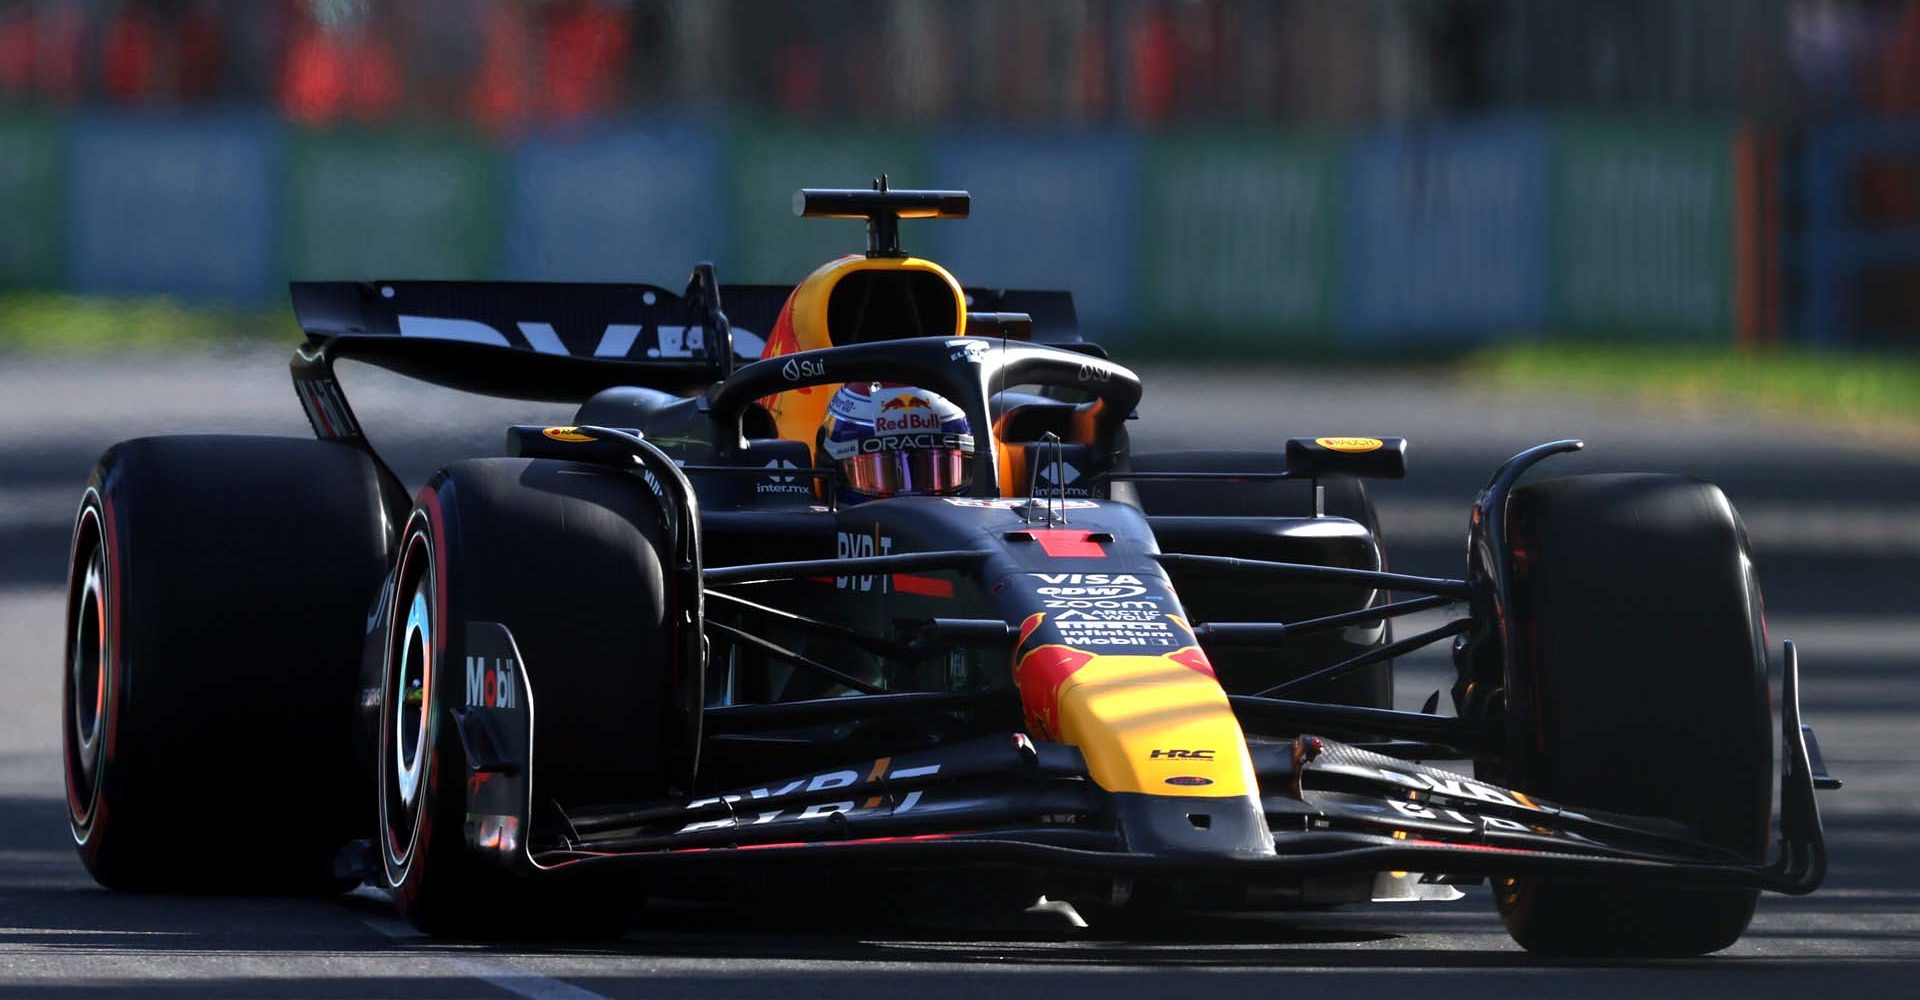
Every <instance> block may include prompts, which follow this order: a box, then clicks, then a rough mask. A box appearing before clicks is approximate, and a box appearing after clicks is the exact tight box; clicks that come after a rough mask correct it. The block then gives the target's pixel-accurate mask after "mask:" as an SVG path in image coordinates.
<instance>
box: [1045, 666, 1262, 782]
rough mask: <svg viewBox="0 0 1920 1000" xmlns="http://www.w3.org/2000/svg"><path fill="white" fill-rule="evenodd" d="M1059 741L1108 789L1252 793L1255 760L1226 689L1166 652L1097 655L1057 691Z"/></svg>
mask: <svg viewBox="0 0 1920 1000" xmlns="http://www.w3.org/2000/svg"><path fill="white" fill-rule="evenodd" d="M1055 705H1056V706H1057V709H1056V711H1057V718H1058V723H1059V738H1060V741H1061V742H1063V743H1071V744H1074V745H1076V746H1078V747H1079V748H1080V752H1081V753H1082V754H1083V755H1085V757H1086V760H1087V770H1088V772H1089V773H1090V774H1091V775H1092V777H1093V780H1094V782H1095V783H1096V784H1098V785H1099V786H1100V787H1101V788H1104V789H1106V790H1107V791H1110V792H1139V793H1143V794H1148V795H1179V796H1208V797H1216V798H1217V797H1221V796H1233V795H1246V794H1250V793H1254V792H1255V791H1256V789H1257V787H1258V786H1257V785H1256V784H1255V781H1254V776H1253V761H1252V758H1251V756H1250V755H1249V754H1248V753H1247V741H1246V736H1245V734H1244V733H1242V732H1241V731H1240V722H1239V720H1238V719H1236V718H1234V715H1233V708H1232V706H1231V705H1230V704H1228V702H1227V695H1226V692H1225V691H1222V690H1221V689H1220V683H1219V682H1218V681H1217V680H1215V679H1214V678H1213V677H1211V676H1209V675H1207V674H1203V673H1200V672H1199V671H1197V670H1194V669H1192V668H1191V667H1189V666H1186V665H1183V664H1181V663H1180V662H1178V661H1176V660H1173V659H1170V658H1168V657H1165V656H1094V657H1093V658H1092V659H1091V660H1089V661H1088V662H1086V663H1085V664H1084V665H1082V666H1080V667H1079V668H1078V669H1075V670H1074V671H1073V672H1072V673H1071V674H1069V675H1068V676H1067V677H1066V678H1065V679H1063V680H1062V681H1061V682H1060V686H1059V688H1058V689H1057V690H1056V692H1055Z"/></svg>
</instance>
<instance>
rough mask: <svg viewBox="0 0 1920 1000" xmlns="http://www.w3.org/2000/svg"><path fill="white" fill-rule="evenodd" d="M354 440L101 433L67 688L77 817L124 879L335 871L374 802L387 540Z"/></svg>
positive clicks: (83, 527)
mask: <svg viewBox="0 0 1920 1000" xmlns="http://www.w3.org/2000/svg"><path fill="white" fill-rule="evenodd" d="M380 502H381V501H380V485H379V478H378V475H377V472H376V469H375V467H374V464H373V462H372V460H371V459H369V458H368V457H367V456H366V455H365V454H364V453H362V452H359V451H356V450H354V449H352V448H349V447H347V446H345V445H340V444H333V443H329V442H322V441H304V440H297V439H283V438H264V437H213V436H207V437H157V438H141V439H138V440H134V441H125V442H122V443H120V444H117V445H114V446H113V447H112V448H109V449H108V450H107V452H106V454H105V455H103V456H102V457H101V459H100V463H99V465H98V466H96V467H95V469H94V472H93V476H92V478H91V479H89V480H88V483H87V487H86V491H85V493H84V494H83V495H82V500H81V503H80V510H79V513H78V515H77V516H76V518H75V521H74V529H73V547H72V550H71V562H70V563H69V576H68V584H67V618H66V658H65V662H64V663H63V664H62V668H63V669H62V678H61V688H62V691H63V699H62V709H63V711H62V721H63V726H62V729H63V745H64V749H63V756H64V758H65V773H66V791H67V814H68V820H69V824H70V826H71V827H72V832H73V839H74V843H75V845H76V846H77V847H78V849H79V852H80V859H81V861H82V862H83V863H85V865H86V867H87V871H88V872H89V873H91V874H92V875H93V877H94V879H95V880H96V881H98V882H99V883H100V884H102V885H105V886H108V887H110V888H115V889H137V890H181V889H193V890H200V891H312V890H329V889H338V888H343V886H342V885H341V883H340V882H339V881H338V880H336V879H335V878H334V876H333V859H334V855H335V853H336V852H337V851H338V849H339V848H340V846H341V845H342V844H343V843H344V842H345V841H346V840H347V839H348V838H349V837H351V836H353V835H354V833H355V827H356V825H358V824H360V823H364V822H366V821H367V818H368V813H369V812H370V809H368V808H367V805H366V801H367V800H366V799H365V798H364V797H363V793H360V792H359V790H358V789H357V788H356V785H355V782H354V780H353V774H352V767H351V766H350V764H349V763H348V762H349V761H351V759H352V758H351V734H352V711H353V704H354V697H355V687H356V681H355V677H354V669H353V664H354V663H355V661H356V660H357V659H358V657H359V649H360V644H361V635H362V633H363V631H364V628H365V620H366V609H367V601H368V600H369V599H370V598H371V597H372V596H373V594H374V592H375V590H376V589H377V588H378V587H379V585H380V574H381V572H382V570H383V569H384V568H385V564H386V554H387V537H386V528H385V519H384V518H382V516H381V513H380Z"/></svg>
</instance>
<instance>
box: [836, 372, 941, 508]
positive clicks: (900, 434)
mask: <svg viewBox="0 0 1920 1000" xmlns="http://www.w3.org/2000/svg"><path fill="white" fill-rule="evenodd" d="M820 437H821V440H820V450H821V452H822V453H824V455H825V456H826V458H827V459H829V460H830V461H832V462H833V464H834V466H835V467H836V468H837V469H839V471H840V478H841V482H842V487H843V490H844V491H846V492H850V493H853V494H855V495H856V497H859V498H866V499H878V498H881V497H896V496H942V495H946V494H950V493H958V492H960V491H962V490H964V489H966V488H967V485H968V484H969V483H971V482H972V481H973V428H972V427H971V426H969V425H968V423H967V416H966V414H965V413H964V412H962V411H961V409H960V407H958V406H956V405H954V404H953V403H951V402H949V401H947V400H946V399H945V398H944V397H942V396H940V395H938V394H936V393H932V392H928V391H927V390H925V389H916V388H914V387H913V386H908V385H899V384H897V383H892V382H849V383H847V384H846V385H844V386H842V387H841V389H840V391H839V392H836V393H834V395H833V400H832V401H831V402H830V403H828V404H827V420H826V423H825V425H824V426H823V427H822V428H821V432H820Z"/></svg>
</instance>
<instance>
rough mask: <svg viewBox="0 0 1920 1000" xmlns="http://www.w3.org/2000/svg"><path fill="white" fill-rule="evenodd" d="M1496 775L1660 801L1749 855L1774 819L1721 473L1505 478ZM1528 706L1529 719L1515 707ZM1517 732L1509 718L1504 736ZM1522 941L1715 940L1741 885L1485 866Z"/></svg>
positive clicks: (1578, 948)
mask: <svg viewBox="0 0 1920 1000" xmlns="http://www.w3.org/2000/svg"><path fill="white" fill-rule="evenodd" d="M1508 516H1509V524H1510V535H1511V538H1512V553H1511V559H1512V568H1513V576H1514V596H1513V601H1514V609H1513V617H1514V625H1515V629H1514V631H1515V633H1516V635H1518V636H1520V637H1521V641H1522V648H1521V649H1520V650H1518V651H1517V656H1516V662H1515V663H1513V664H1510V665H1509V667H1508V677H1507V684H1508V695H1509V698H1508V702H1509V704H1510V705H1512V706H1515V707H1514V709H1513V711H1515V712H1516V714H1517V715H1518V716H1520V717H1519V718H1510V719H1509V724H1508V728H1509V730H1510V731H1513V732H1514V733H1515V735H1514V736H1512V737H1510V739H1509V743H1510V747H1509V763H1508V766H1507V773H1506V774H1504V775H1499V776H1497V777H1500V778H1502V779H1503V780H1505V781H1507V782H1509V783H1510V784H1511V786H1512V787H1514V788H1518V789H1521V790H1524V791H1530V792H1536V793H1538V794H1540V795H1542V796H1545V797H1548V798H1552V799H1554V800H1557V801H1559V802H1562V803H1565V804H1567V805H1570V806H1575V807H1582V806H1585V807H1592V808H1596V809H1604V810H1610V811H1615V812H1623V813H1630V814H1637V815H1646V816H1658V817H1662V818H1666V819H1671V820H1676V821H1678V822H1680V823H1684V824H1686V825H1687V826H1688V827H1689V828H1690V829H1691V830H1692V832H1693V834H1694V835H1695V836H1697V837H1698V838H1700V839H1702V840H1704V841H1706V842H1708V843H1711V844H1714V845H1717V846H1719V847H1722V848H1725V849H1727V850H1728V851H1730V852H1733V853H1734V854H1736V855H1738V856H1739V857H1742V858H1745V859H1747V860H1748V861H1753V862H1758V861H1761V860H1763V859H1764V857H1765V854H1766V846H1767V839H1768V833H1769V829H1770V823H1771V818H1772V793H1773V782H1774V770H1773V762H1774V745H1773V718H1772V712H1771V706H1770V701H1769V696H1768V688H1767V660H1766V646H1765V639H1764V624H1763V619H1764V612H1763V609H1762V606H1761V600H1760V588H1759V585H1758V582H1757V581H1756V579H1755V577H1754V574H1753V565H1752V560H1751V558H1750V556H1749V554H1748V550H1747V539H1746V532H1745V530H1744V528H1742V526H1741V524H1740V520H1739V517H1738V515H1736V514H1735V513H1734V511H1733V508H1732V507H1731V506H1730V505H1729V504H1728V503H1727V500H1726V497H1725V496H1724V495H1722V494H1721V492H1720V490H1719V489H1718V488H1716V487H1714V486H1711V485H1708V484H1706V483H1702V482H1697V481H1695V480H1691V479H1683V478H1680V477H1677V476H1659V475H1597V476H1578V477H1572V478H1567V479H1556V480H1549V481H1546V482H1541V483H1538V484H1536V485H1532V486H1527V487H1523V488H1521V489H1518V490H1515V491H1514V494H1513V499H1512V502H1511V505H1510V507H1509V513H1508ZM1529 715H1530V716H1531V718H1530V720H1529V719H1528V718H1526V717H1527V716H1529ZM1522 733H1524V735H1521V734H1522ZM1494 896H1495V901H1496V903H1497V905H1498V907H1499V910H1500V914H1501V917H1502V918H1503V919H1504V920H1505V922H1506V926H1507V930H1508V931H1509V932H1510V933H1511V934H1512V935H1513V938H1514V940H1515V941H1517V942H1519V943H1520V944H1521V945H1522V946H1524V947H1525V948H1527V949H1528V950H1529V951H1535V952H1542V953H1547V954H1559V955H1606V956H1644V957H1671V956H1686V955H1700V954H1705V953H1707V952H1712V951H1718V950H1720V949H1722V948H1725V947H1727V946H1728V945H1731V944H1732V943H1733V942H1734V941H1735V940H1737V939H1738V938H1739V937H1740V934H1741V932H1743V931H1744V930H1745V929H1746V926H1747V922H1748V921H1749V920H1750V919H1751V918H1752V916H1753V908H1754V901H1755V899H1756V898H1757V896H1758V891H1757V890H1746V889H1678V888H1670V887H1660V886H1639V885H1616V884H1598V883H1561V882H1554V881H1552V880H1548V879H1533V878H1527V879H1507V880H1496V882H1495V885H1494Z"/></svg>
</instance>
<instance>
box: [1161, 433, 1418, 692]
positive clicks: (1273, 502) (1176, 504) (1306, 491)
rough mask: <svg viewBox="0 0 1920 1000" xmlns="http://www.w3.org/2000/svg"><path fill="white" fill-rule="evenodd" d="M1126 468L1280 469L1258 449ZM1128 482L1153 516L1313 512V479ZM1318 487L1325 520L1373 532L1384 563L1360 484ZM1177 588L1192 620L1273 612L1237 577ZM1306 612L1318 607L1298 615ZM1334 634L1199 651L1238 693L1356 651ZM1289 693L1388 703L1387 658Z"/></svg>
mask: <svg viewBox="0 0 1920 1000" xmlns="http://www.w3.org/2000/svg"><path fill="white" fill-rule="evenodd" d="M1130 467H1131V470H1132V471H1134V472H1281V471H1284V470H1285V469H1286V456H1285V455H1282V454H1280V453H1278V452H1258V451H1190V452H1157V453H1145V454H1136V455H1134V456H1132V458H1131V460H1130ZM1129 485H1131V486H1132V488H1133V489H1134V490H1135V491H1136V495H1137V497H1138V499H1139V505H1140V509H1141V510H1143V511H1145V512H1146V513H1147V514H1148V515H1150V516H1156V517H1166V516H1173V517H1306V516H1309V515H1310V514H1312V512H1313V484H1312V483H1309V482H1306V481H1302V480H1291V481H1288V480H1281V481H1278V482H1266V483H1233V484H1230V485H1227V484H1223V485H1220V486H1218V487H1214V488H1206V489H1195V488H1194V484H1193V483H1183V482H1153V481H1141V482H1135V483H1131V484H1129ZM1320 485H1321V486H1322V487H1325V490H1326V494H1325V502H1324V506H1323V508H1322V511H1323V513H1325V514H1326V516H1328V517H1344V518H1346V519H1348V520H1350V521H1356V522H1359V524H1360V525H1361V526H1363V527H1365V528H1366V529H1367V533H1368V534H1370V535H1371V536H1373V540H1374V547H1375V554H1376V557H1377V559H1378V560H1379V566H1380V567H1381V568H1385V566H1386V547H1385V543H1384V542H1383V541H1381V536H1380V517H1379V515H1378V514H1377V513H1375V512H1374V509H1373V501H1372V499H1370V498H1369V497H1368V496H1367V486H1366V484H1365V483H1363V482H1361V481H1360V480H1358V479H1354V478H1351V477H1346V476H1329V477H1328V478H1326V479H1322V480H1320ZM1218 554H1220V555H1242V554H1244V553H1241V552H1221V553H1218ZM1180 589H1181V592H1182V593H1183V594H1189V593H1191V594H1192V596H1193V597H1194V598H1195V600H1192V601H1185V602H1183V603H1186V604H1187V605H1188V607H1187V610H1188V612H1190V613H1192V614H1193V615H1195V616H1196V617H1203V616H1204V617H1206V618H1210V619H1212V620H1215V621H1269V620H1272V619H1273V618H1274V616H1275V611H1276V609H1275V607H1274V604H1275V602H1274V601H1273V600H1272V598H1271V596H1270V595H1268V594H1266V593H1264V592H1263V591H1261V590H1259V589H1257V588H1253V587H1248V586H1246V585H1245V584H1244V581H1238V582H1234V583H1232V584H1231V585H1228V586H1209V585H1207V584H1204V583H1200V584H1183V585H1182V586H1181V588H1180ZM1386 600H1387V592H1386V591H1378V592H1377V593H1376V594H1375V597H1374V603H1375V604H1384V603H1386ZM1349 607H1351V605H1349ZM1313 613H1318V612H1306V614H1309V615H1310V614H1313ZM1297 616H1298V615H1296V617H1297ZM1340 639H1341V637H1340V636H1338V635H1335V636H1328V637H1323V638H1315V639H1307V640H1303V641H1296V642H1293V643H1291V644H1289V645H1288V646H1285V647H1282V648H1279V649H1221V650H1217V651H1214V652H1210V653H1208V654H1207V656H1208V659H1209V660H1210V661H1212V663H1213V666H1214V669H1215V670H1216V671H1218V672H1219V674H1220V677H1221V679H1222V680H1223V681H1225V682H1228V683H1229V684H1230V685H1231V687H1232V690H1234V691H1235V692H1237V693H1238V692H1243V691H1244V690H1247V689H1251V688H1254V687H1264V686H1266V685H1269V684H1276V683H1279V682H1280V681H1283V680H1286V679H1287V678H1288V677H1291V676H1295V675H1297V674H1301V673H1306V672H1308V671H1310V670H1313V669H1317V668H1318V667H1322V666H1326V665H1327V664H1329V663H1333V662H1335V661H1337V660H1339V659H1342V658H1344V657H1346V656H1351V655H1353V654H1354V653H1355V652H1356V650H1355V649H1354V648H1353V647H1352V646H1351V645H1348V644H1346V643H1344V642H1341V641H1340ZM1377 641H1378V643H1380V644H1385V643H1389V642H1392V641H1393V623H1392V622H1390V621H1389V622H1386V623H1383V625H1382V627H1381V628H1380V631H1379V636H1378V640H1377ZM1276 664H1277V665H1278V669H1276ZM1289 697H1298V698H1304V699H1308V700H1313V701H1326V702H1332V703H1334V704H1342V705H1362V706H1367V707H1371V708H1392V707H1393V662H1392V661H1390V660H1389V661H1387V662H1385V663H1379V664H1375V665H1373V666H1370V667H1363V668H1361V669H1359V670H1356V671H1354V672H1352V673H1349V674H1347V675H1346V676H1344V677H1338V678H1335V679H1333V680H1331V681H1327V682H1324V683H1321V684H1319V685H1316V686H1314V687H1312V688H1308V689H1305V690H1302V691H1301V692H1300V693H1298V694H1297V695H1289Z"/></svg>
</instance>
